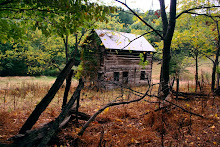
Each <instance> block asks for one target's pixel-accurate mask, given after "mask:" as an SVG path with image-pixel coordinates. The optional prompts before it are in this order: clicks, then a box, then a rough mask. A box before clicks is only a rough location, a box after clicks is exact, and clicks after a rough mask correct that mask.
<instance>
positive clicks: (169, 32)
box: [159, 0, 176, 99]
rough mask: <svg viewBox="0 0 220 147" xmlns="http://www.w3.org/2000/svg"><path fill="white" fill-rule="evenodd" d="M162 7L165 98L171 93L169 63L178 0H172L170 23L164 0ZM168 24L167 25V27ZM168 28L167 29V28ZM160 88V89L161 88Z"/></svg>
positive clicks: (161, 3)
mask: <svg viewBox="0 0 220 147" xmlns="http://www.w3.org/2000/svg"><path fill="white" fill-rule="evenodd" d="M160 7H161V17H162V20H163V29H165V30H163V34H164V38H163V45H164V48H163V58H162V60H163V61H162V67H161V79H160V82H161V85H162V92H163V95H162V97H161V98H162V99H165V98H166V97H167V95H168V94H169V91H170V90H169V85H168V83H169V64H170V58H171V57H170V47H171V42H172V38H173V33H174V29H175V24H176V0H171V5H170V19H169V24H168V26H167V16H166V12H165V5H164V0H160ZM166 26H167V27H166ZM166 28H167V29H166ZM159 90H160V89H159Z"/></svg>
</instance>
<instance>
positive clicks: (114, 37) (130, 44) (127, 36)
mask: <svg viewBox="0 0 220 147" xmlns="http://www.w3.org/2000/svg"><path fill="white" fill-rule="evenodd" d="M95 32H96V33H97V35H98V36H99V38H100V39H101V41H102V43H103V45H104V46H105V48H106V49H121V50H132V51H150V52H156V50H155V49H154V48H153V46H152V45H151V44H150V43H149V42H148V41H147V40H146V39H145V38H144V37H143V36H140V35H135V34H131V33H124V32H115V31H112V30H98V29H96V30H95ZM137 37H140V38H138V39H136V40H134V39H135V38H137ZM132 40H133V41H132Z"/></svg>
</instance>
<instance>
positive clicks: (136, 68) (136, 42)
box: [93, 30, 155, 89]
mask: <svg viewBox="0 0 220 147" xmlns="http://www.w3.org/2000/svg"><path fill="white" fill-rule="evenodd" d="M93 33H95V34H96V36H98V39H99V41H100V42H101V45H98V46H99V47H98V48H99V53H100V57H99V62H100V63H99V68H98V70H97V72H98V73H97V74H96V75H97V76H96V77H95V78H96V79H97V81H98V82H96V84H97V85H98V86H99V87H105V88H106V89H112V88H115V87H118V86H119V85H121V84H123V85H127V86H140V85H147V84H148V82H149V81H151V74H152V55H153V54H152V53H153V52H155V49H154V48H153V46H152V45H151V44H150V43H149V42H148V41H147V40H146V39H145V38H144V37H143V36H139V35H134V34H130V33H123V32H115V31H111V30H94V32H93ZM137 37H138V38H137ZM96 41H97V39H96ZM140 55H142V58H140ZM145 61H148V64H147V65H146V66H142V65H140V63H141V62H145Z"/></svg>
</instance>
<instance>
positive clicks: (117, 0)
mask: <svg viewBox="0 0 220 147" xmlns="http://www.w3.org/2000/svg"><path fill="white" fill-rule="evenodd" d="M115 1H116V2H118V3H121V4H122V5H124V6H125V7H127V8H128V9H129V10H130V11H131V12H132V13H133V14H134V16H136V17H137V18H138V19H140V20H141V21H142V22H143V23H144V24H145V25H146V26H148V27H149V28H151V29H152V30H153V31H154V32H155V33H156V34H157V35H158V36H160V38H161V39H162V40H163V36H162V35H161V34H160V33H159V32H158V31H157V30H156V29H154V28H153V27H152V26H151V25H150V24H148V23H147V22H146V21H144V20H143V19H142V18H141V17H140V16H139V15H138V14H137V13H135V12H134V11H133V10H132V9H131V8H130V7H129V6H128V5H127V4H126V3H123V2H121V1H119V0H115Z"/></svg>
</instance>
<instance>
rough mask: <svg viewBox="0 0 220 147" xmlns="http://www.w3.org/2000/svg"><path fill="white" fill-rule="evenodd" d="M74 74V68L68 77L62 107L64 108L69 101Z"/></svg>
mask: <svg viewBox="0 0 220 147" xmlns="http://www.w3.org/2000/svg"><path fill="white" fill-rule="evenodd" d="M72 76H73V70H71V72H70V74H69V76H68V78H67V79H66V88H65V91H64V96H63V105H62V108H64V107H65V105H66V103H67V98H68V93H69V90H70V86H71V80H72Z"/></svg>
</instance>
